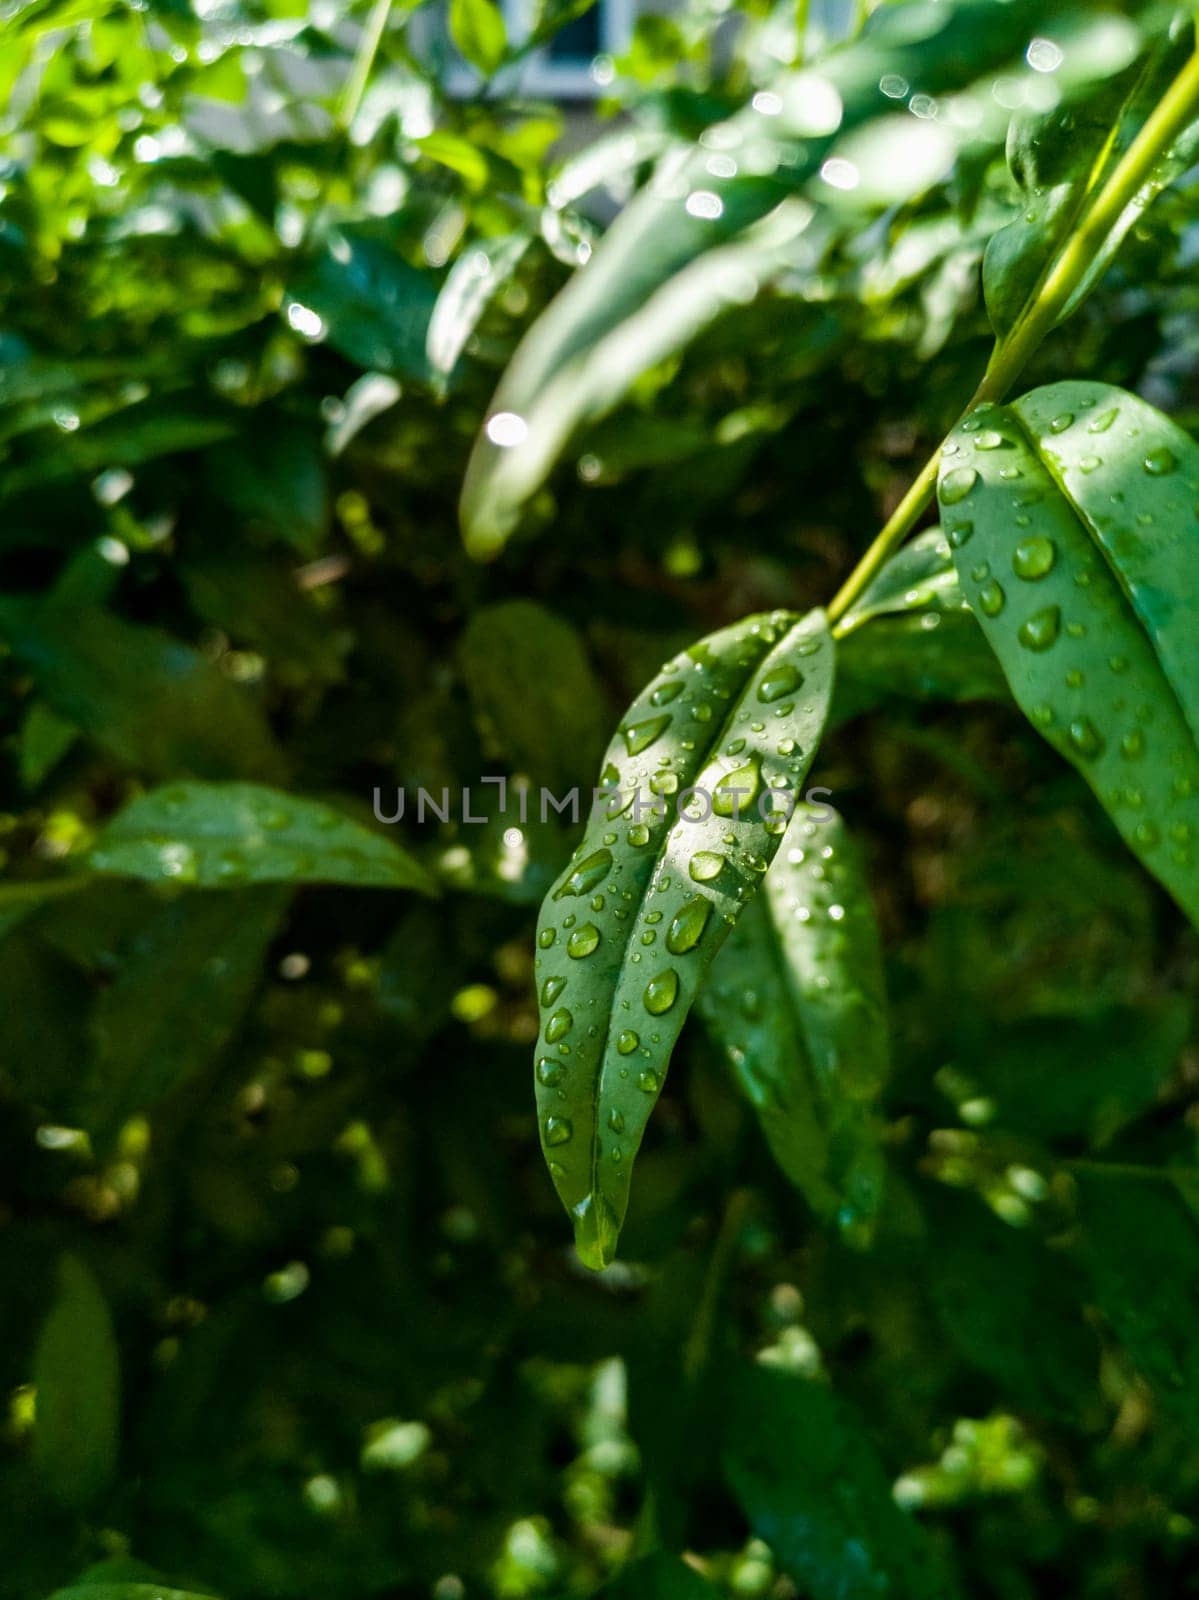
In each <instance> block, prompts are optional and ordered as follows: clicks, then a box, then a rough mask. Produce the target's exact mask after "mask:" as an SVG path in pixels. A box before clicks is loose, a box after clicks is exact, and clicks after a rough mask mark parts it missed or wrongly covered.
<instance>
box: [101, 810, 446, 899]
mask: <svg viewBox="0 0 1199 1600" xmlns="http://www.w3.org/2000/svg"><path fill="white" fill-rule="evenodd" d="M88 859H89V865H90V866H91V867H92V869H93V871H95V872H112V873H117V874H119V875H121V876H124V877H130V878H145V879H147V880H148V881H149V882H151V883H161V882H167V883H179V884H190V885H194V886H196V887H197V888H201V889H213V888H240V887H241V886H242V885H243V884H248V883H345V884H353V885H356V886H358V887H360V888H375V889H417V890H419V891H420V892H421V893H422V894H436V893H437V886H436V884H435V883H434V882H433V880H432V879H431V878H430V877H429V875H428V873H427V872H426V871H425V870H424V868H423V867H422V866H420V865H419V863H418V862H416V861H414V860H413V858H412V857H411V856H410V855H409V854H408V852H407V851H406V850H404V849H402V848H401V847H400V846H399V845H398V844H396V843H395V842H394V841H393V840H392V839H390V838H388V837H387V835H386V834H382V833H377V832H375V831H374V830H372V829H370V828H367V827H364V826H363V825H362V824H361V823H359V822H355V821H353V820H352V819H351V818H350V817H348V816H346V815H345V814H344V813H343V812H341V811H338V810H336V809H334V807H332V806H327V805H323V804H322V803H321V802H320V801H318V800H304V799H300V798H299V797H297V796H295V795H290V794H284V793H283V792H282V791H281V790H278V789H269V788H266V787H265V786H264V785H262V784H257V783H172V784H168V785H167V786H166V787H165V788H162V789H152V790H150V792H149V793H148V794H144V795H139V796H138V798H137V799H136V800H131V801H130V802H129V804H128V805H127V806H125V808H124V809H123V810H122V811H119V812H118V813H117V815H116V816H115V817H113V818H112V820H111V821H110V822H108V823H106V824H105V826H104V827H103V828H102V829H101V831H100V834H99V836H98V838H97V839H96V842H95V845H94V846H93V847H92V851H91V854H90V856H89V858H88Z"/></svg>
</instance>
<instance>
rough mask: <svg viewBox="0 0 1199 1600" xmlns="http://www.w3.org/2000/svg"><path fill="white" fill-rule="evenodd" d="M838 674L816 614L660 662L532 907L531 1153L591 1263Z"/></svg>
mask: <svg viewBox="0 0 1199 1600" xmlns="http://www.w3.org/2000/svg"><path fill="white" fill-rule="evenodd" d="M832 677H833V651H832V643H831V640H830V638H829V635H828V632H827V628H826V624H825V620H824V616H823V613H821V612H813V613H811V614H810V615H809V616H807V617H806V618H804V619H802V620H800V619H797V618H796V617H794V616H792V615H789V614H787V613H776V614H774V615H772V616H770V617H764V616H763V617H751V618H747V619H746V620H745V621H743V622H740V623H737V624H735V625H734V626H732V627H730V628H726V629H724V630H723V631H722V632H720V633H716V634H712V635H711V636H710V637H709V638H707V639H705V640H703V641H701V642H700V643H699V644H697V645H695V646H693V647H692V649H691V650H689V651H685V652H684V653H683V654H682V655H679V656H677V657H675V658H674V660H672V661H670V662H668V663H667V665H666V666H665V667H664V668H663V670H662V672H661V673H660V674H659V675H658V677H656V678H654V679H653V680H652V681H651V682H650V683H649V684H647V685H646V687H645V689H644V690H643V691H642V692H641V694H640V695H639V696H638V697H637V699H636V700H635V701H634V703H633V705H632V706H631V707H630V708H629V710H628V712H627V713H626V714H625V717H624V719H623V721H622V723H621V727H620V730H619V732H618V733H617V735H616V737H615V738H614V740H613V742H612V744H611V745H610V746H609V748H608V753H607V758H606V763H605V766H604V769H603V772H602V774H601V777H600V783H601V785H602V786H603V787H604V789H605V791H606V792H605V795H604V796H602V797H600V798H599V801H598V803H597V807H596V810H595V812H594V814H593V815H592V817H591V820H590V821H589V823H588V827H587V831H586V833H585V834H584V837H583V841H582V843H581V844H580V845H579V848H578V849H577V850H576V852H575V855H574V857H573V859H572V860H571V862H570V864H569V865H568V866H567V868H566V870H565V871H564V872H563V874H562V876H561V878H560V880H559V883H558V885H557V887H556V888H555V889H554V890H553V891H552V892H551V893H550V895H549V896H548V897H547V899H546V901H545V903H544V905H543V906H542V910H541V916H540V919H539V922H538V948H539V953H538V958H537V983H538V992H539V998H540V1001H541V1006H542V1037H541V1039H540V1040H539V1042H538V1045H537V1052H536V1087H537V1106H538V1116H539V1120H540V1127H541V1139H542V1147H543V1149H544V1152H545V1156H546V1160H547V1162H548V1163H549V1168H550V1173H551V1175H552V1176H553V1179H554V1183H555V1186H556V1187H557V1190H558V1193H559V1196H560V1197H561V1199H562V1201H563V1203H564V1205H565V1206H566V1208H567V1210H568V1211H569V1212H570V1214H571V1216H572V1218H573V1220H574V1224H575V1238H576V1245H577V1248H578V1250H579V1254H580V1256H581V1257H582V1258H583V1260H584V1261H586V1262H587V1264H588V1265H590V1266H596V1267H598V1266H603V1265H605V1264H606V1263H607V1262H608V1261H610V1260H611V1258H612V1254H613V1251H614V1249H615V1245H616V1238H617V1234H618V1232H619V1229H620V1224H621V1221H622V1219H623V1217H624V1212H625V1206H626V1204H627V1202H628V1192H629V1174H630V1169H631V1167H632V1164H633V1158H634V1156H635V1155H636V1152H637V1148H638V1146H639V1145H640V1142H641V1136H642V1134H643V1132H644V1130H645V1125H646V1122H647V1120H648V1118H649V1113H650V1111H651V1109H652V1107H653V1104H654V1102H655V1100H656V1099H657V1096H658V1093H659V1091H660V1090H661V1087H662V1081H663V1079H664V1077H665V1074H666V1067H667V1063H668V1061H669V1058H670V1053H671V1050H672V1049H673V1046H674V1043H675V1040H676V1039H677V1038H678V1035H679V1032H680V1030H681V1028H682V1025H683V1021H684V1019H685V1018H686V1015H687V1013H688V1011H689V1010H690V1008H691V1005H692V1003H693V1002H694V999H695V996H696V994H697V992H698V989H699V986H700V983H701V981H702V979H703V977H704V974H705V973H706V971H707V969H708V966H709V964H710V963H711V961H712V959H713V957H714V956H715V954H716V952H717V950H718V949H719V948H720V946H721V944H722V943H723V941H724V939H725V937H726V935H727V933H728V931H729V929H730V927H731V926H732V925H733V923H734V922H735V921H736V919H737V916H738V914H739V913H740V911H741V909H742V907H743V906H744V904H745V903H746V902H747V901H748V900H749V899H750V898H751V897H752V896H753V894H754V893H755V892H756V890H757V888H758V886H759V884H760V881H761V877H762V874H763V873H765V871H766V869H767V867H768V866H769V863H770V861H771V859H772V857H773V855H774V852H775V850H776V849H777V848H778V842H779V838H780V836H781V834H782V832H783V830H784V827H785V811H786V810H789V809H790V808H791V806H793V805H794V803H795V798H796V792H797V790H798V788H799V786H800V785H801V784H802V782H803V779H804V776H805V774H806V773H807V771H808V769H809V767H810V766H811V763H812V759H813V757H814V755H815V753H816V747H817V744H818V742H819V739H820V734H821V731H822V729H823V726H824V722H825V718H826V716H827V713H828V703H829V695H830V693H831V689H832ZM775 790H777V791H778V792H777V794H775V793H773V791H775ZM658 808H660V809H658Z"/></svg>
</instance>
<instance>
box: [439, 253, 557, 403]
mask: <svg viewBox="0 0 1199 1600" xmlns="http://www.w3.org/2000/svg"><path fill="white" fill-rule="evenodd" d="M531 243H532V236H531V235H530V234H527V233H510V234H505V235H504V237H503V238H501V239H489V240H485V241H483V242H481V243H476V244H472V245H470V246H468V247H467V248H466V249H465V250H464V251H463V253H462V254H461V255H460V256H459V257H458V259H457V261H455V263H454V265H453V266H452V267H451V268H450V271H449V273H448V274H447V276H446V280H445V282H444V284H442V286H441V292H440V294H439V295H438V296H437V304H436V305H435V306H434V307H433V314H432V316H431V317H430V318H429V336H428V346H427V348H428V356H429V365H430V366H431V367H432V369H433V371H434V372H435V373H436V374H437V375H438V377H439V379H440V381H441V383H442V384H443V385H445V384H446V383H448V381H449V379H450V378H451V377H452V376H453V373H454V369H455V367H457V365H458V361H459V358H460V357H461V355H462V352H463V351H464V350H465V349H466V346H467V344H468V343H469V341H470V339H471V337H472V336H473V334H474V332H475V329H476V328H477V327H478V325H479V323H480V321H481V320H482V318H483V315H484V313H485V312H486V310H487V308H488V307H489V306H490V305H491V304H492V303H493V301H494V300H495V297H496V296H497V295H498V294H499V293H500V292H501V290H502V289H503V288H504V287H505V286H506V285H507V284H508V283H510V282H511V280H512V278H513V275H514V274H515V272H516V269H517V267H519V265H520V264H521V262H522V261H523V260H524V258H525V255H526V253H527V251H528V248H529V245H530V244H531Z"/></svg>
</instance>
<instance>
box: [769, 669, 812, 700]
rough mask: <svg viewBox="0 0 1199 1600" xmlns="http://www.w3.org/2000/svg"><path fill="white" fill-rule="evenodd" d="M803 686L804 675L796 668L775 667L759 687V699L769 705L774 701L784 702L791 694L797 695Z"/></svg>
mask: <svg viewBox="0 0 1199 1600" xmlns="http://www.w3.org/2000/svg"><path fill="white" fill-rule="evenodd" d="M802 684H803V674H802V673H800V672H798V671H797V670H796V669H795V668H794V667H789V666H786V665H783V666H781V667H774V668H772V669H771V671H769V672H768V673H767V674H766V676H765V677H764V678H763V679H762V681H761V683H760V684H759V685H758V699H759V700H764V701H766V703H767V704H768V705H769V704H770V702H771V701H773V700H782V699H784V698H785V697H786V696H787V695H789V694H795V693H796V692H797V691H798V690H799V689H800V687H801V686H802Z"/></svg>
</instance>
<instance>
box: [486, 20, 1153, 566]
mask: <svg viewBox="0 0 1199 1600" xmlns="http://www.w3.org/2000/svg"><path fill="white" fill-rule="evenodd" d="M912 16H913V13H911V12H910V11H908V10H907V9H906V8H904V7H902V6H880V7H879V8H878V9H877V11H876V13H875V14H874V15H873V16H872V17H871V19H870V24H871V25H870V27H869V28H868V29H864V30H863V31H862V32H861V33H860V34H859V35H858V37H857V38H856V39H854V40H853V41H852V42H851V43H850V44H848V45H847V46H846V47H845V48H844V49H841V50H838V51H836V52H833V53H832V54H830V55H829V56H828V57H827V58H826V59H825V60H823V61H821V62H820V64H819V67H812V68H808V69H805V70H803V71H794V72H787V73H783V74H780V75H779V76H778V77H777V78H775V79H774V80H773V82H772V83H771V87H770V90H769V91H768V93H769V95H770V107H771V109H770V111H769V113H764V111H763V109H762V100H761V98H760V97H758V96H755V97H754V99H753V101H751V103H750V104H749V105H747V106H745V107H743V108H742V109H740V110H739V111H737V112H735V113H734V114H733V115H731V116H728V117H726V118H724V120H722V121H720V122H719V123H717V124H716V126H715V127H714V128H713V129H710V130H708V132H707V134H706V136H705V139H704V141H703V142H701V143H699V144H697V145H696V146H694V147H692V148H691V149H687V148H685V147H679V146H677V145H676V146H675V147H673V148H671V149H669V150H668V151H667V153H666V154H665V156H664V157H663V159H662V161H661V162H660V163H659V166H658V169H657V171H656V173H655V175H654V178H653V179H652V181H651V182H650V183H649V184H648V185H647V186H646V187H645V188H644V189H643V190H642V191H641V192H640V193H639V194H638V195H637V196H636V197H635V198H634V199H633V200H632V202H631V203H630V204H629V205H628V206H626V207H625V209H624V210H623V211H622V213H621V214H620V216H619V217H618V218H617V219H616V221H615V222H614V223H613V224H612V226H611V227H610V228H609V230H608V232H607V234H606V235H605V237H604V239H603V240H602V241H601V243H600V245H599V247H598V249H597V250H596V251H595V254H594V256H593V257H592V258H591V259H590V260H589V261H588V263H587V267H586V270H585V271H583V272H580V273H576V275H575V276H574V278H572V279H571V281H570V282H569V283H568V284H567V285H566V287H565V288H564V289H563V290H562V292H561V293H560V294H559V295H558V296H557V298H556V299H555V300H554V301H553V302H552V303H551V305H550V306H549V307H548V308H547V310H546V311H545V312H544V313H543V314H542V316H541V317H540V318H539V319H538V320H537V322H535V323H534V325H533V327H532V328H531V329H530V330H529V332H528V333H527V334H526V336H525V338H524V340H523V341H522V342H521V345H520V346H519V348H518V350H517V352H516V354H515V356H514V357H513V359H512V362H511V363H510V365H509V367H508V370H507V372H506V373H505V375H504V378H503V379H502V381H501V383H500V386H499V388H498V390H497V392H496V394H495V397H494V399H493V401H492V404H491V407H490V412H491V416H490V418H489V421H488V424H487V426H486V427H485V428H484V431H483V434H482V436H481V437H480V438H479V440H478V441H477V443H476V445H475V450H474V453H473V455H472V457H471V461H470V465H469V468H468V471H467V475H466V479H465V483H464V485H463V493H462V503H461V520H462V527H463V534H464V537H465V540H466V544H467V548H468V549H469V550H470V552H471V553H472V554H473V555H475V556H476V557H478V558H480V559H489V558H491V557H493V556H495V555H496V554H497V553H498V552H499V551H500V550H501V549H502V548H503V546H504V544H505V543H506V541H507V540H508V539H509V538H510V537H511V535H512V533H513V531H514V530H515V528H516V527H517V526H518V524H519V521H520V518H521V516H522V514H523V511H524V508H525V507H526V506H527V505H528V503H529V502H530V500H531V499H532V498H533V497H534V495H536V493H537V491H538V490H539V489H540V488H541V487H542V485H543V484H544V483H545V481H546V479H547V477H548V476H549V474H550V472H551V471H552V469H553V467H554V465H555V463H556V462H557V460H558V459H559V457H560V455H561V453H562V451H563V450H564V449H565V447H566V446H567V444H568V443H569V442H570V440H571V438H572V436H573V435H574V434H575V433H576V431H577V430H578V428H579V427H580V426H582V425H583V424H585V423H586V422H587V421H589V420H592V419H594V418H596V417H599V416H602V415H603V414H604V413H605V412H606V411H607V410H610V409H611V408H612V406H613V405H615V404H616V403H617V401H619V400H620V399H622V398H623V397H624V395H625V394H626V393H627V392H628V390H629V388H630V386H631V385H632V383H633V381H634V380H635V379H636V378H638V377H639V376H640V375H641V374H642V373H644V372H645V371H647V370H648V369H649V368H650V367H651V366H652V365H654V364H655V363H657V362H661V361H662V360H663V359H664V358H665V357H667V356H670V355H672V354H674V353H675V352H677V351H678V350H679V349H680V348H681V347H682V346H683V345H684V344H686V343H687V342H688V341H689V340H690V339H691V338H692V337H693V335H694V334H695V333H696V332H698V331H699V330H700V329H702V328H705V327H707V325H708V324H709V323H710V322H711V321H712V319H713V317H714V316H715V315H717V314H718V313H719V312H720V310H721V309H722V306H723V305H727V304H729V303H730V302H731V303H737V302H738V301H739V300H744V299H745V297H747V296H748V297H752V296H753V295H755V294H756V293H757V291H758V289H759V288H760V287H762V286H764V285H766V284H768V283H769V282H770V281H771V280H772V278H773V277H774V276H775V275H776V274H777V272H778V271H779V269H780V268H781V267H783V266H784V265H785V266H786V267H788V268H789V269H790V270H791V272H792V273H803V272H805V271H808V272H812V271H813V270H814V269H815V268H816V266H817V263H819V262H821V261H823V260H825V259H827V255H826V252H827V251H828V248H829V246H830V243H831V241H832V240H833V238H834V237H835V236H836V235H837V234H838V233H844V234H846V235H848V236H860V234H861V231H862V225H863V214H864V213H863V203H865V205H866V206H868V207H869V206H874V207H881V206H885V205H894V204H895V203H897V202H899V201H902V200H904V199H911V198H915V197H916V196H917V195H920V194H922V193H923V192H924V191H926V190H928V189H929V188H930V187H931V186H932V185H933V184H935V183H936V182H938V181H939V180H940V179H941V178H943V177H944V176H945V174H946V173H947V172H948V171H949V169H950V168H951V166H952V164H953V160H954V156H955V154H956V152H957V150H958V147H959V146H960V145H962V144H967V143H971V144H977V143H979V142H985V141H987V140H994V139H997V138H1001V137H1002V132H1003V130H1004V129H1006V125H1007V120H1008V119H1007V116H1006V114H1004V113H1002V112H999V108H998V106H997V104H996V101H995V99H994V97H993V96H992V94H991V89H992V85H993V82H994V79H995V73H996V70H997V69H1002V68H1005V67H1010V68H1011V69H1012V71H1013V72H1017V71H1022V70H1024V63H1023V61H1021V60H1020V58H1021V57H1022V56H1023V54H1024V52H1025V50H1026V49H1027V47H1028V44H1029V40H1030V37H1031V34H1032V33H1033V32H1038V33H1039V32H1043V31H1045V30H1052V29H1053V28H1054V27H1055V26H1065V28H1066V30H1067V32H1068V33H1069V34H1070V35H1072V37H1071V38H1070V48H1068V49H1067V50H1065V51H1064V53H1063V60H1062V62H1061V64H1060V67H1059V70H1058V72H1057V74H1056V76H1055V87H1056V88H1057V90H1058V92H1059V94H1061V95H1063V97H1067V96H1068V95H1069V94H1071V93H1073V92H1075V91H1076V90H1077V89H1078V87H1079V81H1080V80H1081V81H1083V82H1086V81H1089V80H1093V79H1094V78H1096V77H1099V78H1103V77H1106V76H1107V75H1108V74H1109V73H1110V72H1111V71H1112V70H1113V65H1112V60H1113V57H1114V59H1115V61H1116V64H1117V65H1118V66H1120V67H1123V66H1124V65H1126V64H1127V62H1128V60H1129V59H1130V58H1131V56H1133V55H1135V53H1136V47H1137V43H1138V37H1139V36H1138V30H1137V28H1136V25H1135V24H1134V23H1133V22H1132V21H1131V20H1126V21H1124V22H1123V23H1122V25H1121V26H1119V27H1117V28H1112V27H1110V26H1105V22H1106V19H1104V18H1103V17H1098V18H1092V17H1090V16H1089V15H1084V16H1083V17H1081V18H1080V17H1079V16H1078V8H1077V6H1076V5H1073V4H1070V3H1056V4H1055V3H1050V4H1048V5H1047V4H1032V3H1029V0H1015V3H1010V4H1005V5H1003V6H996V5H994V4H993V3H991V0H958V3H957V4H955V5H952V6H948V5H947V6H944V7H941V8H940V9H939V10H938V12H937V13H935V14H934V13H929V14H928V16H927V18H926V21H927V27H926V26H924V25H923V23H921V24H920V25H918V26H915V27H913V24H912ZM1092 29H1093V30H1094V33H1095V35H1096V37H1092V36H1091V30H1092ZM884 78H891V79H893V80H894V81H896V82H899V83H904V84H906V85H917V84H918V85H919V88H920V94H921V96H922V97H923V96H928V97H935V96H937V95H939V94H946V95H952V94H954V93H955V92H958V91H962V94H963V98H962V101H961V102H960V103H961V105H962V107H963V108H965V107H966V106H967V105H968V106H969V115H967V116H965V117H963V118H962V119H961V120H960V122H959V121H957V120H956V119H950V118H937V119H934V120H933V121H927V120H926V121H924V122H923V125H922V126H921V125H919V119H913V118H911V117H908V116H904V115H900V114H898V113H896V112H895V111H894V103H893V101H891V100H889V99H888V98H887V96H886V94H885V93H884V92H883V91H882V90H881V88H880V82H881V80H882V79H884ZM976 80H977V81H976ZM889 113H890V114H889ZM997 113H998V115H997ZM715 114H716V113H715V108H713V110H712V111H710V112H709V116H713V115H715ZM713 140H714V141H715V142H716V143H715V144H713V142H712V141H713ZM716 145H718V146H719V149H720V150H722V151H724V150H728V151H732V150H739V151H741V152H742V156H741V157H740V158H735V159H734V160H733V161H732V163H731V165H730V169H729V170H728V171H727V172H726V171H722V170H720V168H718V167H714V165H713V161H712V149H713V148H715V147H716ZM834 149H835V150H836V151H837V157H838V159H841V160H845V161H848V162H849V163H850V166H851V167H852V168H853V171H854V174H855V182H854V184H853V186H852V187H851V188H850V189H848V190H838V189H837V187H836V186H835V185H833V184H829V183H827V182H822V181H820V179H819V174H820V172H821V169H822V167H823V165H824V163H825V161H826V158H828V157H829V155H830V153H831V152H832V151H833V150H834ZM867 214H868V213H867ZM755 229H757V230H758V231H755ZM813 298H817V296H816V295H815V294H814V295H813ZM801 304H802V302H801ZM497 417H498V418H502V419H503V421H502V422H500V423H499V424H498V425H497V421H496V419H497ZM511 418H515V419H517V420H516V422H512V421H510V419H511Z"/></svg>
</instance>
